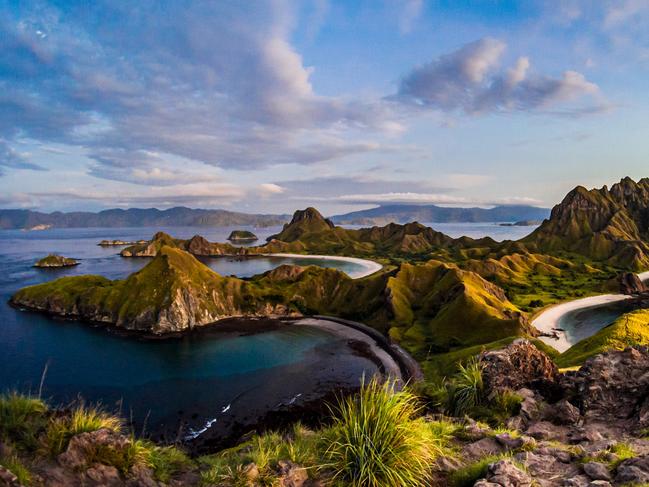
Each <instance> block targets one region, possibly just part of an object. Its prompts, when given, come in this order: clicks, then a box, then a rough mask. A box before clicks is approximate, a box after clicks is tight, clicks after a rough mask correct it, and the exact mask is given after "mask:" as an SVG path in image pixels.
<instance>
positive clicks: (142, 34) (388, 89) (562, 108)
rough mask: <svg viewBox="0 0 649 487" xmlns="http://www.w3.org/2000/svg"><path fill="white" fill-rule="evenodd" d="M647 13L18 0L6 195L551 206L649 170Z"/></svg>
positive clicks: (409, 1) (9, 203)
mask: <svg viewBox="0 0 649 487" xmlns="http://www.w3.org/2000/svg"><path fill="white" fill-rule="evenodd" d="M154 7H155V8H154ZM647 20H649V4H646V5H645V4H643V3H642V2H636V1H632V0H627V1H623V2H612V1H605V2H599V3H597V4H596V5H594V6H593V5H592V4H590V3H588V2H586V1H585V0H569V1H568V0H566V1H563V2H560V3H556V4H555V3H552V4H547V3H545V2H541V1H533V2H521V1H499V2H496V3H494V4H486V3H485V2H479V1H475V2H467V3H465V4H463V5H462V6H458V5H455V4H452V3H446V2H428V1H423V0H386V1H385V2H383V3H374V2H367V3H363V2H362V3H356V2H345V1H334V0H313V1H309V2H290V1H268V2H258V3H256V4H255V6H254V8H251V7H250V6H249V5H246V4H244V3H237V2H231V3H219V4H215V5H205V4H202V3H200V2H193V1H189V2H187V3H185V4H183V5H182V6H180V5H178V4H176V3H162V4H153V3H149V2H141V3H139V4H138V5H137V6H133V5H132V4H130V3H128V2H97V3H94V4H93V5H92V6H90V7H89V6H87V5H85V4H83V3H81V2H76V1H63V2H47V1H44V2H26V3H22V4H16V3H15V2H2V3H0V26H1V27H2V30H3V32H4V33H5V36H4V39H3V41H2V46H3V49H2V50H1V51H0V84H1V85H2V87H3V88H4V89H3V95H1V97H0V105H1V106H2V107H3V113H5V114H6V116H5V121H4V123H0V194H1V195H0V207H12V208H16V209H19V208H23V209H32V210H36V211H43V212H46V213H49V212H53V211H64V212H69V211H91V212H97V211H102V210H105V209H111V208H116V207H117V208H147V207H155V208H160V209H165V208H170V207H177V206H184V207H191V208H199V209H223V210H226V211H236V212H243V213H253V214H255V213H257V214H258V213H265V214H290V213H291V212H292V211H293V210H295V208H304V207H307V206H313V207H316V208H318V209H319V210H320V211H322V212H323V214H327V215H338V214H345V213H349V212H352V211H357V210H362V209H368V208H372V207H376V206H389V205H394V204H400V205H408V204H417V205H429V204H434V205H437V206H451V207H462V208H471V207H478V208H481V207H493V206H501V205H530V206H537V207H541V208H551V207H552V206H554V205H555V204H556V203H558V202H559V201H561V199H562V198H563V196H564V195H565V194H566V193H567V192H568V191H570V190H571V189H572V188H574V187H575V186H577V185H581V186H585V187H587V188H599V187H601V186H603V185H610V184H612V183H613V182H615V181H618V180H619V179H620V178H621V177H622V175H628V176H630V177H632V178H633V179H635V180H637V179H640V178H642V177H644V176H646V161H645V157H646V154H647V149H648V148H649V147H648V143H647V141H646V137H645V134H644V131H643V127H644V126H645V123H644V120H646V119H647V116H648V115H649V102H647V101H646V97H645V96H644V87H645V86H647V84H648V82H649V49H648V48H647V45H649V44H648V43H649V34H648V33H647V31H646V29H644V28H643V27H644V25H646V21H647Z"/></svg>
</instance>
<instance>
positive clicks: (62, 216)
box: [0, 206, 290, 230]
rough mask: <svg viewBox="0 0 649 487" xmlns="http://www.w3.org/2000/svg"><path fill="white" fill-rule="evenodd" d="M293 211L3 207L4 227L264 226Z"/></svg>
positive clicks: (0, 213)
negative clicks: (42, 209)
mask: <svg viewBox="0 0 649 487" xmlns="http://www.w3.org/2000/svg"><path fill="white" fill-rule="evenodd" d="M289 218H290V216H289V215H274V214H249V213H241V212H236V211H229V210H220V209H217V210H205V209H195V208H187V207H184V206H177V207H174V208H169V209H166V210H159V209H157V208H128V209H119V208H113V209H108V210H103V211H100V212H97V213H94V212H86V211H76V212H60V211H56V212H52V213H43V212H39V211H32V210H21V209H0V229H4V230H8V229H25V230H29V229H32V228H34V227H36V226H38V225H46V226H51V227H54V228H92V227H106V228H111V227H140V226H150V227H162V226H217V227H218V226H236V225H246V226H260V227H270V226H276V225H282V224H284V223H286V222H287V221H288V220H289Z"/></svg>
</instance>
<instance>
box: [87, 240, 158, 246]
mask: <svg viewBox="0 0 649 487" xmlns="http://www.w3.org/2000/svg"><path fill="white" fill-rule="evenodd" d="M145 243H148V241H147V240H135V241H133V242H129V241H128V240H102V241H101V242H99V243H98V244H97V245H99V246H100V247H126V246H127V245H142V244H145Z"/></svg>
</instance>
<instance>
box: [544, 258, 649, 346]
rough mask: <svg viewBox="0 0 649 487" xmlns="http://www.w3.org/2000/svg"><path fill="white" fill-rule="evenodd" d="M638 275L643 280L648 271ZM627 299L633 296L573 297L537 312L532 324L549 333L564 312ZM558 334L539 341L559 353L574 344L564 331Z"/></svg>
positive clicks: (646, 277) (646, 276) (648, 275)
mask: <svg viewBox="0 0 649 487" xmlns="http://www.w3.org/2000/svg"><path fill="white" fill-rule="evenodd" d="M638 277H639V278H640V280H641V281H643V282H644V281H646V280H648V279H649V271H647V272H641V273H639V274H638ZM628 299H633V296H627V295H624V294H600V295H597V296H590V297H588V298H581V299H575V300H573V301H568V302H566V303H559V304H555V305H553V306H550V307H549V308H547V309H546V310H544V311H542V312H541V313H540V314H538V315H537V316H536V317H535V318H534V319H533V320H532V326H533V327H535V328H536V329H537V330H539V331H540V332H542V333H548V334H551V333H553V331H554V329H555V328H557V326H558V323H559V321H560V320H561V318H562V317H563V316H564V315H565V314H566V313H569V312H571V311H576V310H579V309H587V308H595V307H598V306H602V305H606V304H611V303H619V302H621V301H626V300H628ZM558 336H559V338H558V339H556V338H551V337H547V336H544V337H539V338H540V340H541V341H543V342H544V343H546V344H547V345H550V346H551V347H552V348H555V349H556V350H558V351H559V352H561V353H563V352H565V351H566V350H568V349H569V348H570V347H572V346H573V345H575V344H576V342H575V343H571V342H570V341H569V340H568V339H567V338H566V335H565V333H559V335H558Z"/></svg>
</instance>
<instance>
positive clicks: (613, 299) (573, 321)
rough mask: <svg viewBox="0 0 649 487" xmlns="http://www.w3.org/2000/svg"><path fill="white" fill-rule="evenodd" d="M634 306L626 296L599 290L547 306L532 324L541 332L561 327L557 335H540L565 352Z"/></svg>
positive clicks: (645, 275)
mask: <svg viewBox="0 0 649 487" xmlns="http://www.w3.org/2000/svg"><path fill="white" fill-rule="evenodd" d="M638 277H639V278H640V280H642V281H647V280H648V279H649V272H643V273H640V274H638ZM634 309H637V306H636V305H635V303H634V301H633V300H632V299H631V297H630V296H625V295H622V294H603V295H600V296H591V297H588V298H583V299H577V300H574V301H569V302H566V303H560V304H557V305H555V306H551V307H549V308H548V309H546V310H544V311H543V312H541V313H540V314H539V315H538V316H537V317H536V318H535V319H534V320H533V321H532V325H533V326H534V327H536V328H537V329H538V330H539V331H541V332H544V333H552V332H553V331H554V330H555V329H559V330H563V331H558V336H559V338H558V339H556V338H552V337H547V336H544V337H541V340H543V341H544V342H545V343H547V344H548V345H550V346H551V347H554V348H555V349H557V350H558V351H559V352H565V351H566V350H568V349H569V348H570V347H572V346H573V345H575V344H577V343H578V342H579V341H581V340H583V339H585V338H588V337H590V336H592V335H594V334H595V333H597V332H598V331H599V330H601V329H602V328H604V327H606V326H608V325H610V324H611V323H613V322H614V321H615V320H616V319H617V318H619V317H620V316H622V315H623V314H625V313H629V312H631V311H633V310H634Z"/></svg>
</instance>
